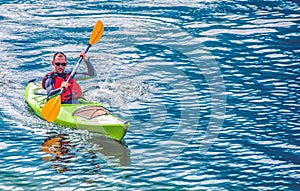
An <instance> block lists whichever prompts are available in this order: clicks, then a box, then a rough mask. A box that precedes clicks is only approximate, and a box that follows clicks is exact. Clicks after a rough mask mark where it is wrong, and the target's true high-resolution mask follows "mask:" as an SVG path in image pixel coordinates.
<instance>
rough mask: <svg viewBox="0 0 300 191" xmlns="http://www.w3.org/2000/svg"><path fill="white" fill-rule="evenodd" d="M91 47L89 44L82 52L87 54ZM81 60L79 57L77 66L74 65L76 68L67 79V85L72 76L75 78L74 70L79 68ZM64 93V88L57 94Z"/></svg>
mask: <svg viewBox="0 0 300 191" xmlns="http://www.w3.org/2000/svg"><path fill="white" fill-rule="evenodd" d="M91 47H92V45H91V44H88V46H87V47H86V49H85V51H84V52H85V53H87V52H88V51H89V49H90V48H91ZM82 60H83V57H82V56H81V57H80V58H79V60H78V62H77V64H76V66H75V67H74V69H73V70H72V73H71V74H70V76H69V78H68V79H67V81H66V82H67V83H69V82H70V80H71V79H72V78H74V76H75V74H76V70H77V68H78V67H79V65H80V63H81V62H82ZM64 91H65V88H62V89H61V90H60V93H59V94H60V95H61V94H62V93H64Z"/></svg>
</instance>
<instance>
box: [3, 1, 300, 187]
mask: <svg viewBox="0 0 300 191" xmlns="http://www.w3.org/2000/svg"><path fill="white" fill-rule="evenodd" d="M98 19H101V20H102V21H103V23H104V25H105V32H104V35H103V37H102V39H101V40H100V42H99V43H98V44H95V45H94V46H93V47H92V48H91V49H90V51H89V52H88V55H89V56H90V59H91V62H92V63H93V65H94V67H95V69H96V71H97V77H96V78H93V79H89V80H85V81H81V82H80V84H81V86H82V88H83V91H84V95H85V97H86V99H88V100H91V101H98V102H101V103H103V104H104V105H105V106H106V107H107V108H108V109H110V110H111V111H112V112H113V113H114V114H115V115H117V116H118V117H120V118H122V119H124V120H129V121H130V122H131V127H130V129H129V131H128V133H127V135H126V136H125V138H124V142H122V143H119V142H115V141H112V140H110V139H108V138H104V137H101V136H99V135H96V134H93V133H89V132H87V131H84V130H74V129H69V128H64V127H60V126H57V125H54V124H50V123H47V122H45V121H44V120H42V119H40V118H38V117H36V116H35V115H34V114H33V112H32V111H31V110H30V109H29V108H28V106H27V104H26V103H25V98H24V89H25V86H26V84H27V82H28V81H29V80H31V79H37V80H41V78H42V76H43V75H45V74H46V73H47V72H49V71H52V66H51V60H52V55H53V54H54V53H55V52H56V51H63V52H65V54H66V55H67V57H68V61H69V66H68V69H69V70H72V68H73V67H74V66H75V64H76V62H77V59H78V55H79V53H80V52H81V51H82V50H84V49H85V48H86V45H87V44H88V42H89V38H90V35H91V32H92V30H93V26H94V25H95V23H96V21H97V20H98ZM0 22H1V30H0V34H1V35H0V44H1V46H0V50H1V51H0V61H1V62H0V63H1V64H0V65H1V67H0V87H1V92H0V95H1V96H0V104H1V108H0V115H1V119H0V135H1V136H0V150H1V154H0V177H1V178H0V190H300V181H299V180H300V147H299V146H300V122H299V120H300V112H299V109H300V103H299V100H300V99H299V95H300V94H299V90H300V88H299V87H300V83H299V82H300V77H299V74H300V69H299V66H300V65H299V63H300V62H299V60H300V59H299V57H300V37H299V36H300V34H299V30H300V25H299V23H300V4H299V2H298V1H295V0H294V1H293V0H291V1H283V0H278V1H274V0H272V1H271V0H268V1H258V0H238V1H233V0H232V1H231V0H225V1H214V0H211V1H207V0H198V1H179V0H175V1H171V0H168V1H157V0H154V1H153V0H152V1H147V0H144V1H140V0H134V1H108V0H103V1H94V0H89V1H75V0H73V1H52V0H50V1H43V0H41V1H38V2H34V1H20V0H19V1H18V0H16V1H2V2H1V3H0ZM79 70H81V71H85V68H84V64H82V65H81V66H80V68H79ZM50 143H51V144H52V145H51V144H50ZM53 144H55V146H53ZM49 145H50V146H49ZM51 146H52V147H51ZM49 147H51V148H50V149H49Z"/></svg>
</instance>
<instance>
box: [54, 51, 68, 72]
mask: <svg viewBox="0 0 300 191" xmlns="http://www.w3.org/2000/svg"><path fill="white" fill-rule="evenodd" d="M52 65H53V66H54V72H56V73H59V74H61V73H63V72H64V71H65V68H66V65H67V60H66V57H64V56H63V55H61V54H58V55H56V56H55V59H54V60H53V61H52Z"/></svg>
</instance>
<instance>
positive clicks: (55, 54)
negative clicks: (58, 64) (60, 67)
mask: <svg viewBox="0 0 300 191" xmlns="http://www.w3.org/2000/svg"><path fill="white" fill-rule="evenodd" d="M58 54H60V55H63V56H64V57H65V58H66V60H67V56H66V55H65V54H64V53H63V52H55V53H54V55H53V59H52V61H54V60H55V57H56V56H57V55H58Z"/></svg>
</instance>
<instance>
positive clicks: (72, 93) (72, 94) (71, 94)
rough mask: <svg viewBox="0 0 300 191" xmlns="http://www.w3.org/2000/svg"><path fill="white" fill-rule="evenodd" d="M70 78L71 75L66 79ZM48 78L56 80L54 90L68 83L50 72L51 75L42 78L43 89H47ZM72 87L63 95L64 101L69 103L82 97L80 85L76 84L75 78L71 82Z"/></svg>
mask: <svg viewBox="0 0 300 191" xmlns="http://www.w3.org/2000/svg"><path fill="white" fill-rule="evenodd" d="M69 76H70V73H68V74H67V75H66V79H68V78H69ZM48 78H53V79H54V89H59V88H60V87H61V84H62V83H63V82H65V81H66V79H63V78H61V77H59V76H58V75H56V74H55V73H54V72H50V73H49V74H46V75H45V76H44V77H43V78H42V87H43V88H44V89H45V81H46V79H48ZM69 84H70V86H69V87H68V88H66V89H65V90H64V92H63V93H62V95H61V100H62V101H67V100H70V99H72V98H79V97H82V90H81V87H80V86H79V84H78V83H77V82H76V80H75V79H74V78H72V79H71V80H70V82H69Z"/></svg>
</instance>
